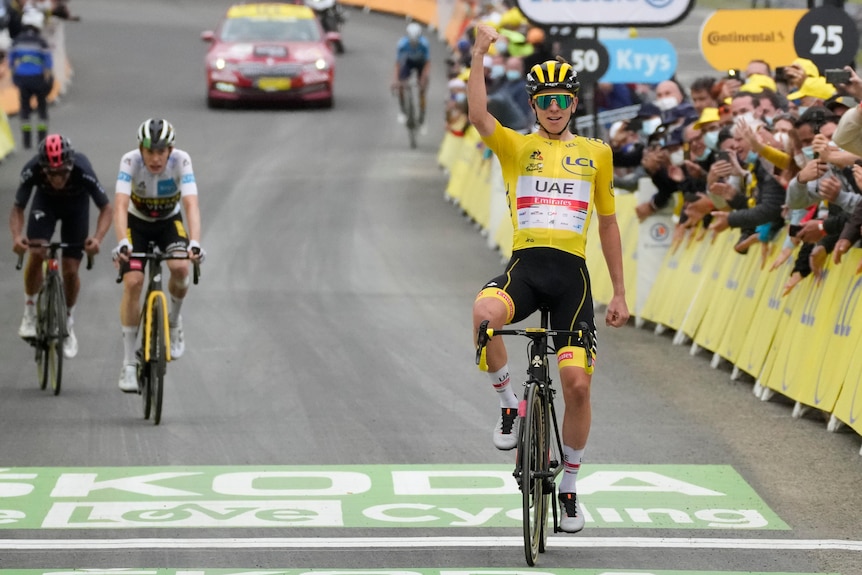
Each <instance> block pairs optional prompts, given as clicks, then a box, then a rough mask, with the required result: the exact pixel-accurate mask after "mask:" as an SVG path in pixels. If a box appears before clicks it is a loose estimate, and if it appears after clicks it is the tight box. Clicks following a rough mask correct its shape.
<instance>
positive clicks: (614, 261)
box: [598, 214, 629, 327]
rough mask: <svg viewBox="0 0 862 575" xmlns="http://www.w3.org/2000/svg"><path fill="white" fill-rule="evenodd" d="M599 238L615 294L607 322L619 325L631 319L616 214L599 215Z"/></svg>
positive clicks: (608, 311)
mask: <svg viewBox="0 0 862 575" xmlns="http://www.w3.org/2000/svg"><path fill="white" fill-rule="evenodd" d="M598 218H599V239H600V240H601V242H602V253H603V254H604V256H605V262H606V263H607V266H608V273H609V274H610V276H611V285H612V286H613V291H614V295H613V297H612V298H611V301H610V302H609V303H608V309H607V316H606V318H605V323H606V324H607V325H609V326H613V327H619V326H621V325H624V324H625V323H626V322H627V321H628V319H629V309H628V305H627V304H626V285H625V277H624V275H623V246H622V240H621V239H620V228H619V224H617V216H616V214H611V215H609V216H601V215H599V216H598Z"/></svg>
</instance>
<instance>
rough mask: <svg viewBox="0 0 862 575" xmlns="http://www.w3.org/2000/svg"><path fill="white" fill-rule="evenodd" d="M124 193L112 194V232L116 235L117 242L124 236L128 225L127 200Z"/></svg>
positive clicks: (127, 197) (128, 199) (128, 198)
mask: <svg viewBox="0 0 862 575" xmlns="http://www.w3.org/2000/svg"><path fill="white" fill-rule="evenodd" d="M130 199H131V198H130V197H129V196H127V195H126V194H115V196H114V204H115V205H114V233H115V234H116V235H117V243H119V242H121V241H123V240H124V239H125V238H126V230H127V229H128V227H129V201H130Z"/></svg>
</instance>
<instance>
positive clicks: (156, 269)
mask: <svg viewBox="0 0 862 575" xmlns="http://www.w3.org/2000/svg"><path fill="white" fill-rule="evenodd" d="M128 256H129V258H133V259H141V260H145V265H146V268H147V270H146V273H147V292H146V294H145V295H144V302H143V309H142V311H141V323H140V329H139V330H138V333H140V334H141V340H140V342H141V345H140V347H139V348H138V351H137V356H138V394H139V395H140V396H141V398H142V400H143V408H144V419H149V418H150V415H151V414H152V416H153V424H154V425H158V424H159V423H161V420H162V403H163V401H164V394H165V374H166V373H167V370H168V367H167V365H168V362H169V361H171V335H170V328H169V323H168V296H167V294H166V293H165V291H164V290H163V288H162V262H163V261H165V260H186V259H189V254H188V252H184V251H183V252H168V253H162V252H161V251H159V250H158V249H157V248H156V246H155V244H154V243H153V242H150V243H149V245H148V246H147V251H145V252H129V253H128ZM193 268H194V271H193V281H194V283H195V284H197V283H198V280H199V279H200V265H199V264H198V263H197V262H194V266H193ZM121 281H123V280H122V275H120V277H118V278H117V283H120V282H121Z"/></svg>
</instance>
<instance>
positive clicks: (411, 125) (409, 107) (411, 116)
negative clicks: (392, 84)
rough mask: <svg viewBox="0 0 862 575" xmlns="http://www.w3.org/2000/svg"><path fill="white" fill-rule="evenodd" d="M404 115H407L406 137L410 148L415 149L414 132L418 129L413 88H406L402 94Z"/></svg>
mask: <svg viewBox="0 0 862 575" xmlns="http://www.w3.org/2000/svg"><path fill="white" fill-rule="evenodd" d="M404 113H405V114H406V115H407V136H408V137H409V138H410V148H412V149H414V150H415V149H416V146H417V143H416V130H417V129H418V128H419V126H418V125H417V121H416V102H415V101H414V96H413V88H410V87H408V88H406V90H405V94H404Z"/></svg>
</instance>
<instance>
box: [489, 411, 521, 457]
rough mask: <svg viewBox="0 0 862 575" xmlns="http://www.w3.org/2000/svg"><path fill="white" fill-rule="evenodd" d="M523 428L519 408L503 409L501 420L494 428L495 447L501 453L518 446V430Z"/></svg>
mask: <svg viewBox="0 0 862 575" xmlns="http://www.w3.org/2000/svg"><path fill="white" fill-rule="evenodd" d="M520 426H521V418H520V417H518V408H517V407H503V408H501V409H500V419H498V420H497V425H495V426H494V447H496V448H497V449H499V450H500V451H509V450H510V449H515V447H517V446H518V428H519V427H520Z"/></svg>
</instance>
